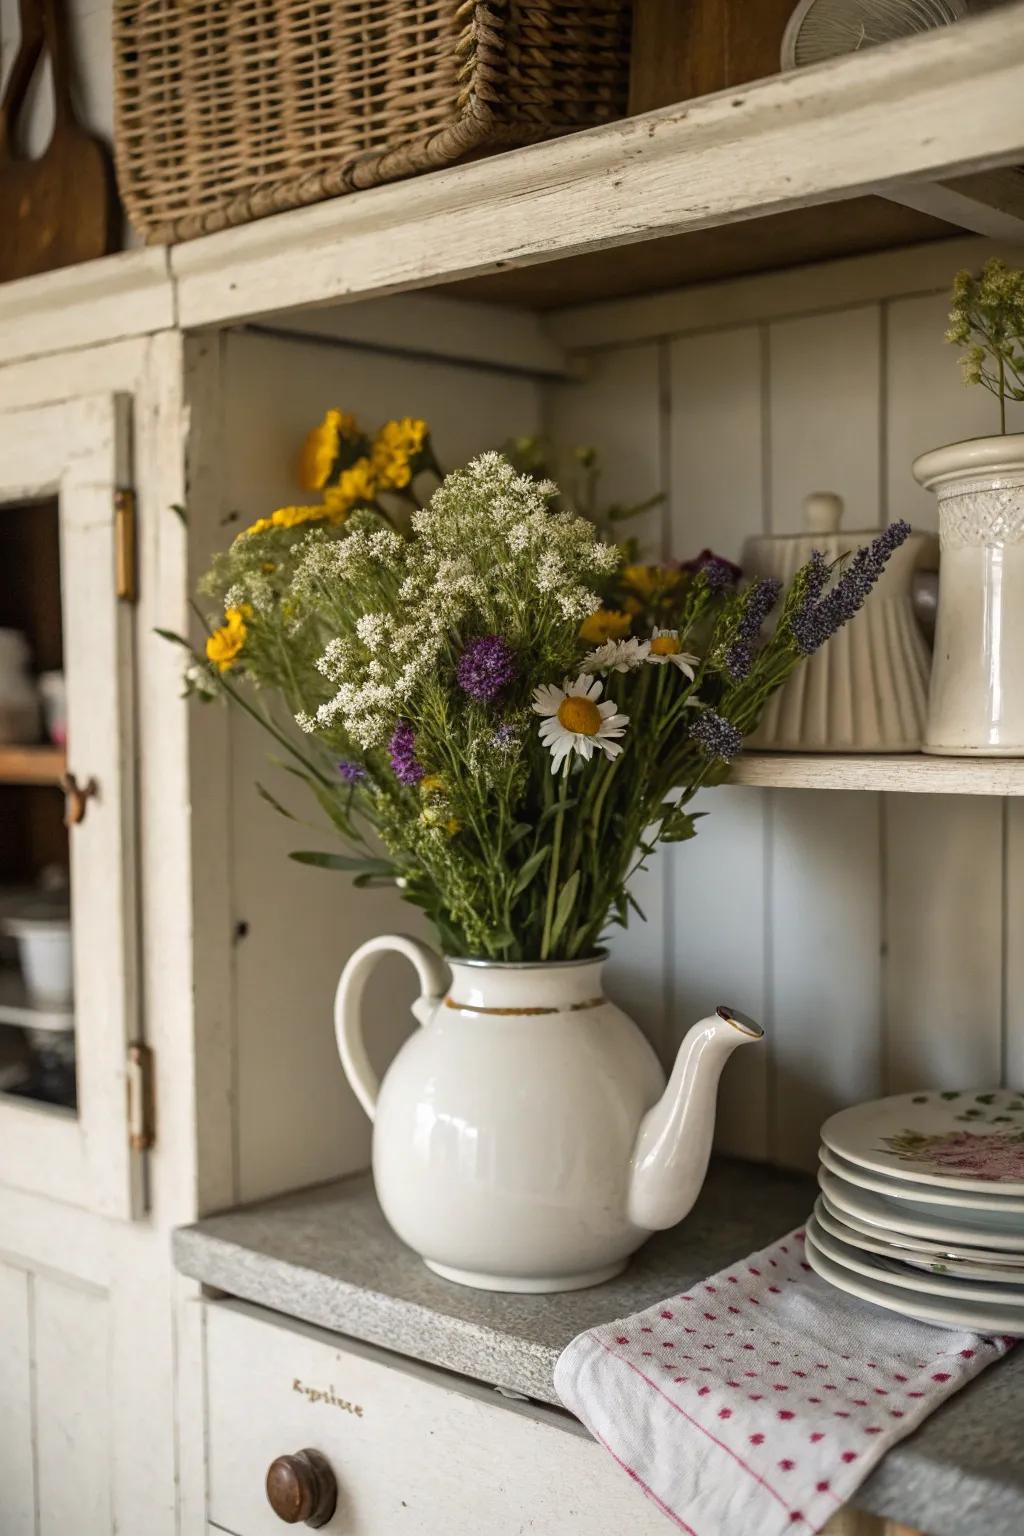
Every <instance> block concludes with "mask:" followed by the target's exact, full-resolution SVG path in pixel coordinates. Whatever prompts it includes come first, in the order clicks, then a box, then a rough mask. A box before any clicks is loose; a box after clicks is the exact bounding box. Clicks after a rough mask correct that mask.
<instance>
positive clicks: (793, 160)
mask: <svg viewBox="0 0 1024 1536" xmlns="http://www.w3.org/2000/svg"><path fill="white" fill-rule="evenodd" d="M1011 9H1012V10H1013V11H1014V13H1015V15H1014V18H1013V20H1012V21H1011V20H1009V19H1008V14H1009V13H1008V11H1007V9H1006V8H1005V7H1003V8H1000V10H999V11H998V12H997V13H995V14H993V15H987V16H978V17H974V18H972V19H970V20H967V21H964V22H962V23H961V24H959V25H958V26H956V27H947V28H940V29H938V30H936V31H933V32H928V33H924V34H922V35H921V36H918V37H914V38H910V39H905V40H904V41H903V42H899V43H894V44H892V45H889V46H887V47H883V48H873V49H868V50H865V51H864V52H862V53H855V54H852V55H850V56H848V57H846V58H841V59H836V60H833V61H831V62H830V63H828V64H825V65H821V66H815V67H813V68H809V69H804V70H797V71H793V72H791V73H789V74H785V75H776V76H773V77H771V78H769V79H766V80H760V81H757V82H755V83H753V84H751V85H747V86H742V87H738V88H737V89H735V90H731V91H722V92H719V93H718V94H717V95H713V96H705V97H702V98H700V99H698V100H695V101H687V102H682V103H680V104H678V105H676V106H671V107H662V108H659V109H658V110H656V111H654V112H648V113H645V114H643V115H641V116H639V117H631V118H626V119H624V120H622V121H620V122H615V123H609V124H606V125H603V126H601V127H597V128H592V129H589V130H587V131H586V132H581V133H575V134H570V135H567V136H566V137H564V138H560V139H554V140H551V141H549V142H547V143H542V144H536V145H531V146H528V147H527V148H525V149H517V150H513V151H510V152H509V153H507V154H501V155H494V156H491V157H489V158H486V159H483V160H478V161H473V162H472V163H470V164H467V165H460V166H455V167H452V168H450V169H446V170H440V171H436V172H433V173H431V174H430V175H426V176H419V177H414V178H412V179H410V180H408V181H402V182H398V183H395V184H392V185H387V186H379V187H372V188H370V189H368V190H366V191H362V192H358V193H355V194H353V195H351V196H347V197H339V198H334V199H331V200H330V201H328V202H324V203H319V204H316V205H314V206H312V207H309V208H299V209H294V210H291V211H289V212H286V213H281V214H276V215H274V216H272V217H270V218H265V219H258V220H256V221H255V222H254V223H251V224H247V225H242V226H240V227H238V228H235V229H227V230H222V231H220V232H219V233H217V234H212V235H207V236H205V237H204V238H202V239H198V240H190V241H185V242H184V243H182V244H180V245H176V246H174V247H172V248H171V250H170V252H169V255H168V260H169V275H170V278H171V281H172V283H173V286H174V289H175V291H176V294H177V300H178V320H179V324H181V325H182V326H184V327H185V328H192V327H197V326H208V325H223V324H226V323H229V322H233V321H238V320H243V319H247V320H254V319H258V318H259V317H261V316H268V315H277V314H281V313H283V312H286V311H288V310H293V309H299V308H302V307H303V306H308V305H328V304H332V303H348V302H351V301H352V300H354V299H358V298H361V297H370V296H371V295H374V294H377V295H380V294H385V293H395V292H401V291H407V292H408V291H411V290H413V289H417V288H424V287H428V286H431V285H438V284H444V283H453V282H457V281H459V280H460V279H475V278H480V277H482V276H483V275H484V274H487V273H498V272H504V273H507V272H510V271H512V270H514V269H520V268H526V267H529V266H531V265H534V264H537V263H541V262H548V261H552V260H555V259H558V258H567V257H580V256H584V255H585V254H586V253H588V252H600V251H613V252H614V253H615V260H616V262H617V259H618V252H619V251H620V250H621V249H625V248H626V247H630V246H634V245H638V244H640V243H641V242H645V241H652V240H653V241H658V240H660V239H662V238H663V237H682V236H689V235H697V234H700V232H702V231H708V230H714V229H718V230H720V231H724V230H725V229H727V228H728V227H730V226H739V225H741V224H745V226H746V227H745V230H744V236H745V239H744V238H742V237H741V239H740V246H741V249H740V250H739V252H738V254H736V255H735V260H736V261H738V262H740V263H741V264H742V263H743V261H744V252H743V249H742V246H744V245H745V246H746V247H747V255H748V258H749V252H750V249H751V248H752V247H753V246H754V245H756V243H757V241H758V233H757V229H751V227H750V224H749V223H748V222H747V221H750V220H757V221H759V224H758V228H759V227H760V221H763V220H767V219H775V218H777V217H778V218H781V219H782V220H783V222H782V224H780V226H779V229H778V231H775V229H774V226H773V231H772V238H773V239H775V238H776V236H777V238H778V239H779V241H780V243H781V244H782V246H783V247H784V250H783V253H782V256H781V259H783V260H785V261H788V262H791V261H793V260H798V259H800V257H799V254H798V252H796V251H794V250H793V249H792V248H791V240H792V235H791V232H790V226H789V224H788V223H787V222H786V221H785V216H786V215H788V214H790V213H791V212H792V211H793V210H801V209H814V208H817V207H822V206H823V205H831V206H835V205H839V204H842V203H843V202H845V201H848V200H850V199H857V200H860V199H864V198H866V197H872V198H878V197H882V198H887V199H890V200H893V201H899V199H900V197H901V196H903V195H904V190H905V189H910V191H909V193H908V201H909V200H911V199H912V200H913V202H914V204H915V206H914V208H913V209H912V210H911V211H910V213H909V214H908V212H907V210H906V209H905V208H904V209H902V210H895V212H894V211H893V210H891V209H890V210H889V211H888V212H886V210H884V209H882V210H880V211H879V210H878V209H877V207H876V205H875V204H870V205H862V206H861V208H860V210H859V216H858V211H857V210H855V212H854V219H853V223H854V225H855V228H854V230H853V231H852V232H851V233H850V236H849V238H850V239H851V240H852V241H853V242H854V248H856V249H861V250H863V249H865V248H873V249H877V248H878V246H879V244H883V245H884V244H885V243H886V242H887V240H888V239H889V238H890V237H889V235H888V234H887V233H885V232H884V231H882V232H878V231H868V232H867V233H865V232H864V231H863V230H861V229H860V226H861V225H862V224H865V223H867V222H869V221H870V220H871V219H873V218H875V217H880V218H882V219H883V222H884V223H886V224H888V222H889V221H890V220H892V219H893V218H897V219H898V220H899V221H900V223H901V225H902V227H903V229H904V230H905V229H906V228H907V225H908V223H909V225H911V226H912V228H913V230H914V235H912V236H911V237H912V238H914V237H916V238H920V232H921V228H922V220H923V221H924V229H925V232H928V233H933V234H942V233H943V230H944V227H945V228H949V227H961V228H963V227H967V228H975V229H979V228H980V229H981V230H983V232H986V233H994V232H1001V233H1002V234H1003V236H1004V237H1005V235H1006V233H1007V231H1008V230H1010V229H1016V228H1017V227H1018V218H1017V214H1018V212H1019V208H1020V203H1021V198H1020V190H1019V187H1018V186H1017V185H1016V183H1015V182H1014V181H1013V179H1012V178H1010V180H1009V181H1007V178H1006V177H1005V176H1000V177H999V178H998V179H997V180H996V181H995V182H994V183H993V182H992V181H986V182H985V183H984V185H981V184H979V183H978V181H977V177H978V175H979V174H980V173H986V174H987V173H989V172H992V171H998V170H1000V168H1003V169H1005V168H1006V167H1012V166H1014V165H1016V164H1019V163H1020V162H1021V161H1022V160H1024V119H1022V115H1021V112H1020V101H1021V95H1022V92H1024V57H1021V56H1020V54H1019V50H1016V51H1015V50H1014V49H1012V48H1008V47H1007V37H1006V34H1007V28H1008V27H1009V26H1017V27H1019V25H1020V19H1021V18H1020V7H1019V6H1016V7H1012V8H1011ZM965 182H967V183H968V185H966V186H965V185H964V183H965ZM951 184H952V185H953V190H952V191H950V190H949V188H950V185H951ZM931 185H938V186H939V187H940V188H943V189H945V190H944V191H943V193H942V195H941V196H938V195H937V196H936V197H934V198H933V197H931V196H930V195H929V196H926V197H923V198H922V197H920V196H919V195H918V192H917V191H916V190H914V189H919V188H921V187H922V186H931ZM993 202H994V203H995V204H996V205H997V206H996V207H995V208H993V207H992V203H993ZM975 209H981V210H982V212H981V214H980V216H978V217H976V216H975V214H974V212H973V211H972V210H975ZM830 217H831V214H826V216H825V220H824V228H823V227H822V220H821V219H820V218H818V219H817V220H814V221H813V222H814V226H815V227H814V230H813V231H812V236H811V238H810V249H811V251H812V253H813V254H816V255H817V256H818V258H819V259H820V258H821V257H822V256H823V255H826V254H827V255H833V256H834V255H836V254H838V252H837V251H836V250H835V249H834V248H833V247H832V245H831V241H832V239H833V238H834V236H833V235H830V234H829V233H828V223H829V219H830ZM837 217H841V216H837ZM993 220H994V221H995V222H993ZM804 238H805V236H804V235H801V236H800V239H801V240H803V239H804ZM861 240H864V241H866V245H865V244H860V243H859V242H860V241H861ZM823 242H824V244H823ZM798 243H799V242H798ZM674 259H676V260H677V261H678V260H679V258H678V253H675V258H674ZM803 259H805V260H806V259H807V255H806V253H805V255H804V257H803ZM709 262H710V264H711V265H712V266H714V267H715V270H719V267H718V256H717V255H715V256H712V255H711V254H710V253H704V254H703V255H701V256H700V257H699V259H698V261H697V263H696V266H695V267H694V266H692V265H691V264H690V263H689V262H688V261H687V262H684V263H682V265H681V266H677V268H676V269H675V270H674V272H672V273H671V274H666V277H665V278H664V279H663V280H664V281H668V282H671V281H679V280H680V278H681V277H683V276H687V277H689V278H690V280H692V278H693V273H694V271H706V269H707V266H708V264H709ZM735 269H736V268H735V266H734V268H733V270H735ZM641 277H642V282H643V284H644V286H647V285H649V284H650V283H652V282H655V283H656V282H658V281H659V278H658V276H657V275H656V274H655V275H652V273H651V272H649V271H644V272H643V273H642V274H641ZM600 292H606V280H605V278H603V277H602V278H600V279H599V280H597V283H596V287H595V286H593V285H591V284H586V285H584V287H583V289H582V293H581V295H580V297H581V298H588V297H590V298H592V297H594V296H595V294H596V293H600ZM572 298H573V290H572V288H571V287H570V288H568V289H563V288H562V287H561V285H558V291H556V292H555V293H554V294H546V293H535V294H534V295H533V302H535V303H537V304H538V305H540V304H543V303H552V302H554V303H557V304H564V303H567V302H571V301H572Z"/></svg>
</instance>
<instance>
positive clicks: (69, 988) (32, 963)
mask: <svg viewBox="0 0 1024 1536" xmlns="http://www.w3.org/2000/svg"><path fill="white" fill-rule="evenodd" d="M4 926H5V927H6V929H7V932H8V933H9V934H11V935H12V937H13V938H15V939H16V940H17V943H18V959H19V961H20V963H21V972H22V975H23V977H24V979H25V987H26V989H27V991H28V995H29V998H30V999H31V1001H32V1003H33V1004H34V1005H35V1006H36V1007H38V1008H66V1007H68V1006H69V1004H70V1003H71V999H72V996H73V994H74V983H73V977H72V963H71V923H70V922H69V920H68V919H67V918H66V917H12V918H9V919H8V921H7V922H6V923H5V925H4Z"/></svg>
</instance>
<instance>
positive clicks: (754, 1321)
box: [555, 1231, 1013, 1536]
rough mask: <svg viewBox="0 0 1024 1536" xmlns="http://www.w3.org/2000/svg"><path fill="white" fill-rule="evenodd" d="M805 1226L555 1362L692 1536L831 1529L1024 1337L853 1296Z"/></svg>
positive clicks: (597, 1425) (605, 1435)
mask: <svg viewBox="0 0 1024 1536" xmlns="http://www.w3.org/2000/svg"><path fill="white" fill-rule="evenodd" d="M803 1236H804V1235H803V1232H802V1231H797V1232H792V1233H790V1234H789V1235H788V1236H786V1237H783V1238H782V1239H781V1240H780V1241H779V1242H777V1243H774V1244H773V1245H772V1246H771V1247H770V1248H765V1249H764V1250H763V1251H762V1252H761V1253H755V1254H752V1255H751V1257H750V1258H749V1259H744V1260H742V1261H741V1262H739V1263H738V1264H734V1265H731V1266H730V1267H729V1268H728V1269H723V1270H721V1271H720V1272H719V1273H718V1274H717V1275H712V1276H711V1278H710V1279H709V1280H706V1281H701V1282H700V1283H698V1284H697V1285H695V1286H693V1287H691V1289H690V1290H688V1291H685V1292H683V1293H682V1294H681V1295H679V1296H672V1297H669V1299H668V1300H667V1301H664V1302H661V1303H659V1304H658V1305H657V1306H654V1307H650V1308H648V1310H647V1311H646V1312H639V1313H637V1314H636V1316H635V1317H630V1318H626V1319H625V1320H624V1321H620V1322H614V1323H609V1324H607V1325H606V1326H602V1327H600V1328H592V1329H591V1330H590V1331H589V1332H588V1333H582V1334H580V1336H579V1337H578V1338H576V1339H574V1340H573V1341H572V1343H571V1344H570V1345H569V1346H568V1348H567V1349H566V1350H565V1351H564V1352H563V1353H562V1355H561V1357H560V1358H559V1361H558V1364H557V1366H556V1368H555V1385H556V1387H557V1389H558V1392H559V1395H560V1396H561V1398H562V1401H563V1402H564V1403H565V1405H566V1407H567V1408H569V1409H570V1410H571V1411H572V1412H573V1413H574V1414H576V1416H577V1417H578V1418H579V1419H581V1420H582V1421H583V1423H584V1424H585V1425H586V1426H587V1428H588V1429H589V1430H590V1431H591V1433H592V1434H593V1435H594V1437H595V1439H597V1440H599V1441H600V1442H601V1444H602V1445H604V1447H605V1449H606V1450H607V1451H608V1452H609V1453H610V1454H611V1455H612V1456H613V1457H614V1458H615V1460H616V1461H617V1462H618V1463H619V1465H620V1466H621V1467H622V1469H623V1470H624V1471H625V1472H628V1474H629V1475H630V1477H632V1478H633V1479H634V1481H635V1482H636V1483H638V1484H639V1486H640V1487H641V1488H642V1489H643V1491H644V1492H645V1493H646V1494H647V1495H648V1497H649V1498H651V1499H652V1500H653V1501H654V1503H655V1504H656V1505H657V1506H658V1508H659V1509H661V1510H662V1511H663V1513H664V1514H665V1515H666V1516H667V1517H668V1518H669V1520H671V1521H672V1522H673V1523H674V1524H675V1525H676V1526H677V1528H678V1529H679V1530H681V1531H684V1532H686V1533H687V1536H749V1533H750V1532H752V1531H756V1532H757V1533H758V1536H778V1533H780V1532H783V1531H789V1532H797V1533H800V1532H803V1533H807V1532H811V1531H820V1530H821V1528H822V1526H823V1525H824V1524H825V1522H826V1521H827V1520H828V1519H829V1517H830V1516H831V1515H833V1514H835V1512H836V1510H837V1509H838V1508H839V1507H840V1506H841V1505H843V1504H845V1503H846V1502H847V1501H848V1500H849V1498H850V1497H851V1495H852V1494H853V1491H854V1489H855V1488H856V1487H857V1486H858V1484H859V1483H860V1482H862V1481H863V1479H864V1478H865V1477H866V1476H867V1474H868V1473H869V1472H870V1471H871V1469H872V1467H874V1466H875V1465H876V1463H877V1462H878V1461H880V1460H881V1458H882V1457H883V1456H884V1455H885V1453H886V1451H887V1450H888V1449H889V1447H890V1446H891V1445H894V1444H895V1442H896V1441H897V1440H901V1439H902V1438H903V1437H904V1436H905V1435H908V1434H910V1432H911V1431H912V1430H913V1429H916V1427H917V1426H918V1424H920V1422H921V1420H922V1419H924V1418H927V1416H928V1414H930V1413H932V1412H934V1410H935V1409H936V1408H937V1407H938V1406H939V1404H940V1403H942V1402H944V1401H945V1399H946V1398H947V1397H950V1396H951V1395H952V1393H954V1392H956V1391H958V1390H959V1388H960V1387H962V1386H964V1385H965V1383H966V1382H968V1381H970V1380H971V1378H972V1377H973V1376H976V1375H977V1374H978V1372H979V1371H981V1370H984V1368H985V1366H986V1365H989V1364H990V1363H991V1362H992V1361H993V1360H996V1359H998V1358H999V1357H1000V1356H1001V1355H1003V1354H1005V1353H1006V1351H1007V1349H1008V1348H1009V1347H1010V1345H1011V1344H1012V1342H1013V1341H1012V1340H1010V1339H993V1338H985V1337H981V1336H979V1335H978V1334H975V1333H960V1332H953V1331H951V1330H947V1329H943V1328H932V1327H930V1326H928V1325H926V1324H924V1323H917V1322H914V1321H913V1320H911V1319H908V1318H903V1317H899V1316H898V1315H896V1314H895V1313H889V1312H883V1311H881V1310H880V1309H878V1308H876V1307H872V1306H869V1305H868V1304H866V1303H865V1302H863V1301H858V1300H857V1299H856V1298H855V1297H852V1296H847V1295H845V1294H844V1293H843V1292H841V1291H838V1290H836V1289H835V1288H834V1287H832V1286H830V1285H828V1284H827V1283H826V1282H825V1281H824V1280H821V1279H819V1277H818V1276H817V1275H815V1274H813V1273H812V1272H811V1270H810V1269H809V1267H808V1265H807V1262H806V1260H805V1259H804V1252H803Z"/></svg>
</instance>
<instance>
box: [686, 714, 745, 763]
mask: <svg viewBox="0 0 1024 1536" xmlns="http://www.w3.org/2000/svg"><path fill="white" fill-rule="evenodd" d="M690 735H691V737H692V738H693V740H694V741H695V742H696V743H697V745H698V746H699V747H700V749H701V751H702V752H703V753H704V756H705V757H720V758H721V759H722V760H723V761H724V762H729V761H730V760H731V759H732V758H734V757H739V755H740V751H741V750H742V747H743V736H742V733H741V732H740V731H739V730H738V729H737V727H736V726H735V725H733V723H732V721H731V720H726V718H725V716H724V715H718V714H716V713H715V711H714V710H713V709H705V710H702V711H701V713H700V714H699V715H698V716H697V718H696V720H694V722H693V724H692V725H691V726H690Z"/></svg>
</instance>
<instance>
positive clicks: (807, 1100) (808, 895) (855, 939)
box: [770, 790, 882, 1170]
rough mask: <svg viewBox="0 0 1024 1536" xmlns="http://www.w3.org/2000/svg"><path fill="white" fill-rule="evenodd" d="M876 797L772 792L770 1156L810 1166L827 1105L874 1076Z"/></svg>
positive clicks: (877, 1053)
mask: <svg viewBox="0 0 1024 1536" xmlns="http://www.w3.org/2000/svg"><path fill="white" fill-rule="evenodd" d="M879 857H880V855H879V837H878V822H877V798H876V797H874V796H870V797H869V796H859V795H833V794H819V793H816V792H815V791H812V790H809V791H807V793H806V794H802V795H793V796H790V795H776V796H774V826H773V838H772V849H771V866H770V888H771V897H770V902H771V929H772V934H771V945H772V951H771V974H772V1020H773V1026H774V1045H775V1049H774V1054H773V1083H772V1090H773V1097H772V1121H773V1123H772V1137H771V1150H772V1157H773V1160H776V1161H778V1162H780V1163H783V1164H785V1165H786V1166H788V1167H798V1168H806V1169H808V1170H811V1169H814V1168H815V1167H816V1166H817V1149H818V1142H819V1139H820V1138H819V1135H818V1131H819V1128H820V1126H821V1123H822V1121H823V1120H824V1119H825V1118H826V1117H827V1116H828V1115H829V1114H831V1113H832V1112H833V1111H834V1110H836V1109H838V1108H840V1107H842V1106H843V1105H846V1104H852V1103H855V1102H856V1101H857V1100H859V1099H870V1098H873V1097H875V1096H876V1095H877V1093H878V1091H879V1085H880V1083H881V1021H880V1002H881V945H882V935H881V924H880V912H879V903H878V892H879V889H880V884H881V880H880V870H879Z"/></svg>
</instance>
